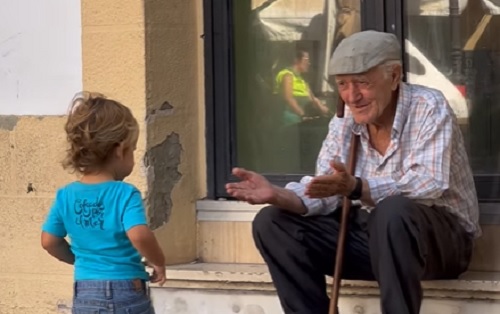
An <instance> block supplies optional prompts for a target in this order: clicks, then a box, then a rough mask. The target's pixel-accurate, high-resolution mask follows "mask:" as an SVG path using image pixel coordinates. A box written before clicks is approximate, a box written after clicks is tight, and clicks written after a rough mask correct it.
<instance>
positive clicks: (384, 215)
mask: <svg viewBox="0 0 500 314" xmlns="http://www.w3.org/2000/svg"><path fill="white" fill-rule="evenodd" d="M414 208H415V204H414V203H413V201H412V200H410V199H408V198H406V197H404V196H400V195H396V196H390V197H388V198H386V199H384V200H382V201H381V202H380V203H378V204H377V206H376V207H375V209H374V210H373V212H372V214H371V215H370V221H369V225H370V229H372V230H373V229H376V230H378V231H381V230H384V231H391V230H392V231H396V232H397V231H399V230H398V229H399V228H400V227H403V226H404V225H405V223H407V222H408V219H409V218H410V215H411V212H412V210H413V209H414Z"/></svg>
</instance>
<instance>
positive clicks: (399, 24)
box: [202, 0, 500, 203]
mask: <svg viewBox="0 0 500 314" xmlns="http://www.w3.org/2000/svg"><path fill="white" fill-rule="evenodd" d="M233 1H236V0H204V1H203V17H204V34H203V35H202V38H203V39H204V57H205V107H206V108H205V113H206V121H205V122H206V130H205V136H206V154H207V157H206V158H207V197H208V198H209V199H221V198H222V199H227V198H229V196H228V194H227V193H226V191H225V188H224V187H225V184H226V183H228V182H235V181H236V178H235V177H234V176H233V175H232V174H231V168H232V167H233V166H234V165H235V164H236V160H237V155H236V154H237V152H236V145H235V143H236V123H235V121H236V117H235V106H234V104H235V93H234V91H235V86H234V77H235V72H234V56H233V51H234V48H233V42H234V41H233V33H232V30H233V10H232V4H233ZM404 3H405V1H400V0H373V1H361V23H362V25H361V28H362V29H363V30H366V29H376V30H381V31H388V32H392V33H395V34H396V36H397V37H398V39H399V40H400V43H401V44H402V48H403V49H402V50H403V51H402V53H403V61H404V68H405V73H406V67H407V65H408V60H407V56H406V54H405V45H404V39H405V38H407V30H406V27H405V26H406V22H407V21H406V14H405V12H406V11H405V4H404ZM364 12H370V14H364ZM302 176H303V175H302V174H301V175H293V174H290V175H288V174H287V175H266V178H268V179H269V180H270V181H271V182H272V183H273V184H276V185H279V186H284V185H285V184H286V183H287V182H290V181H297V180H300V178H301V177H302ZM474 180H475V184H476V189H477V193H478V198H479V200H480V202H488V203H496V202H500V184H499V183H500V173H499V174H486V175H485V174H481V175H478V174H474ZM495 182H496V183H497V184H496V185H495V184H494V183H495Z"/></svg>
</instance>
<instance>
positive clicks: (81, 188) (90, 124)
mask: <svg viewBox="0 0 500 314" xmlns="http://www.w3.org/2000/svg"><path fill="white" fill-rule="evenodd" d="M65 130H66V134H67V140H68V142H69V148H68V150H67V156H66V159H65V161H64V163H63V166H64V168H66V169H71V170H73V171H76V172H78V173H79V174H81V178H80V180H79V181H75V182H72V183H70V184H68V185H66V186H64V187H62V188H60V189H59V190H58V191H57V194H56V198H55V201H54V203H53V205H52V208H51V209H50V212H49V214H48V216H47V219H46V221H45V223H44V225H43V227H42V230H43V231H42V239H41V240H42V247H43V248H44V249H45V250H46V251H47V252H48V253H49V254H50V255H52V256H54V257H55V258H57V259H59V260H60V261H62V262H65V263H68V264H74V267H75V273H74V277H75V283H74V297H73V313H74V314H79V313H81V314H89V313H114V314H152V313H154V309H153V307H152V305H151V301H150V299H149V296H148V294H147V290H146V284H145V283H146V281H148V280H151V282H155V283H158V284H160V285H163V284H164V282H165V280H166V274H165V258H164V256H163V252H162V250H161V249H160V247H159V245H158V242H157V240H156V238H155V236H154V234H153V233H152V232H151V230H150V229H149V228H148V225H147V220H146V215H145V209H144V206H143V202H142V198H141V193H140V192H139V190H138V189H137V188H135V187H134V186H133V185H131V184H128V183H125V182H122V180H123V179H124V178H125V177H127V176H128V175H130V173H131V172H132V169H133V168H134V151H135V149H136V144H137V138H138V136H139V125H138V123H137V121H136V120H135V118H134V117H133V115H132V113H131V111H130V110H129V109H128V108H127V107H125V106H124V105H122V104H120V103H119V102H117V101H115V100H111V99H107V98H105V97H104V96H103V95H100V94H94V93H82V94H81V95H77V96H76V97H75V99H74V100H73V104H72V107H71V111H70V113H69V115H68V120H67V122H66V125H65ZM66 236H68V237H69V239H70V241H69V243H68V242H67V241H66V240H65V237H66ZM141 255H142V256H144V257H145V258H146V259H147V260H148V262H149V263H150V264H152V266H153V270H154V271H153V275H152V276H151V278H149V274H148V273H147V272H146V270H145V267H144V265H143V264H142V263H141Z"/></svg>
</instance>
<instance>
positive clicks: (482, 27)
mask: <svg viewBox="0 0 500 314" xmlns="http://www.w3.org/2000/svg"><path fill="white" fill-rule="evenodd" d="M406 3H407V8H406V21H407V36H406V39H405V48H406V53H407V56H408V60H407V65H408V66H407V70H408V72H407V81H409V82H411V83H417V84H422V85H427V86H431V87H435V88H437V89H439V90H441V91H442V92H443V93H444V94H445V96H446V98H447V99H448V101H449V103H450V106H451V107H452V108H453V110H454V112H455V114H456V116H457V118H458V122H459V124H460V127H461V129H462V134H463V135H464V139H465V142H466V145H467V149H468V153H469V159H470V163H471V166H472V169H473V171H474V173H475V175H476V183H477V184H476V185H477V190H478V194H479V197H480V199H482V200H498V197H499V191H500V190H499V183H500V181H499V180H497V176H496V175H497V174H498V173H499V172H500V158H499V154H500V140H499V138H498V136H496V134H499V133H500V123H498V120H499V119H500V37H498V35H497V34H496V30H497V29H498V28H499V27H500V15H498V14H499V13H500V1H498V0H478V1H459V0H434V1H423V2H420V3H419V2H418V1H407V2H406Z"/></svg>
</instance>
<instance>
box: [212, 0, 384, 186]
mask: <svg viewBox="0 0 500 314" xmlns="http://www.w3.org/2000/svg"><path fill="white" fill-rule="evenodd" d="M377 2H380V1H370V3H369V4H365V6H364V7H362V6H361V3H362V1H361V0H310V1H303V0H267V1H266V0H214V1H205V27H206V29H207V30H208V32H207V33H206V34H205V39H206V47H205V48H206V49H208V50H210V52H211V53H208V54H206V57H208V58H209V60H208V64H207V65H208V67H207V70H208V71H207V74H210V72H211V73H212V76H211V77H209V78H208V79H209V80H211V83H208V85H207V90H208V91H209V90H210V89H212V90H213V94H208V95H207V103H208V110H207V114H208V117H207V124H208V125H209V126H212V127H209V128H208V131H209V132H208V134H207V136H208V140H209V141H213V142H214V147H213V148H212V147H211V148H209V157H211V159H209V160H208V161H209V168H210V171H209V177H210V178H213V179H214V181H213V185H214V187H213V189H212V191H211V193H210V194H212V196H223V195H224V194H225V191H224V183H225V182H227V181H230V180H231V177H230V169H231V168H232V167H234V166H240V167H245V168H248V169H252V170H255V171H258V172H260V173H263V174H265V175H266V176H267V177H269V179H271V180H272V181H273V182H275V183H277V184H284V183H286V182H288V181H289V180H293V179H294V178H298V177H300V176H302V175H304V174H311V173H314V169H315V160H316V157H317V154H318V152H319V149H320V148H321V144H322V141H323V139H324V137H325V136H326V133H327V131H328V122H329V121H330V119H331V117H332V116H333V114H334V113H335V108H336V102H337V96H336V95H335V91H334V89H333V88H332V87H331V86H330V85H329V83H328V75H327V67H328V61H329V58H330V56H331V53H332V52H333V50H334V48H335V47H336V45H337V43H338V42H339V41H340V40H341V39H342V38H344V37H346V36H348V35H350V34H352V33H353V32H357V31H360V30H361V29H362V25H363V28H367V27H369V26H371V27H370V28H376V25H375V23H376V19H375V18H374V15H370V19H371V20H368V19H362V17H364V16H365V15H364V14H362V12H364V11H366V10H368V9H370V11H371V12H374V13H375V12H378V11H380V9H376V8H375V6H376V5H377ZM368 5H369V6H370V8H368V7H367V6H368ZM379 8H383V6H379ZM379 17H380V16H379ZM379 20H380V19H379ZM212 83H213V86H212V85H211V84H212ZM214 121H215V122H214ZM211 139H212V140H211ZM212 149H213V150H212Z"/></svg>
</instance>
